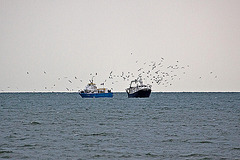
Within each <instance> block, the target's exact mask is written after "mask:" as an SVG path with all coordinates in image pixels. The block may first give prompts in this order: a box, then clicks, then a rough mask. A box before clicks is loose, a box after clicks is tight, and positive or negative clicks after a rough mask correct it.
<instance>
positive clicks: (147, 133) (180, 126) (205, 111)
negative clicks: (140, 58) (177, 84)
mask: <svg viewBox="0 0 240 160" xmlns="http://www.w3.org/2000/svg"><path fill="white" fill-rule="evenodd" d="M0 159H11V160H12V159H13V160H15V159H16V160H18V159H27V160H35V159H37V160H52V159H53V160H56V159H58V160H89V159H99V160H115V159H116V160H125V159H129V160H148V159H151V160H162V159H170V160H171V159H173V160H186V159H191V160H192V159H193V160H195V159H197V160H207V159H213V160H215V159H216V160H221V159H222V160H224V159H226V160H229V159H230V160H235V159H238V160H239V159H240V93H239V92H238V93H217V92H214V93H207V92H204V93H187V92H186V93H168V92H159V93H155V92H154V93H152V94H151V96H150V97H149V98H127V94H126V93H114V97H113V98H96V99H95V98H93V99H83V98H81V97H80V95H79V94H78V93H1V94H0Z"/></svg>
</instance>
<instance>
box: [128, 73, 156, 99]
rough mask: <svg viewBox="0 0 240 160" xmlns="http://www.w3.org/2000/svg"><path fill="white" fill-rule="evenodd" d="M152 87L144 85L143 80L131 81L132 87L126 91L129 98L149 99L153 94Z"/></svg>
mask: <svg viewBox="0 0 240 160" xmlns="http://www.w3.org/2000/svg"><path fill="white" fill-rule="evenodd" d="M151 87H152V86H151V85H149V84H147V85H144V84H143V81H142V79H141V78H138V79H135V80H133V81H131V83H130V87H129V88H127V89H126V92H127V94H128V98H148V97H149V96H150V94H151Z"/></svg>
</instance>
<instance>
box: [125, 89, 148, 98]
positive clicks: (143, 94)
mask: <svg viewBox="0 0 240 160" xmlns="http://www.w3.org/2000/svg"><path fill="white" fill-rule="evenodd" d="M127 93H128V92H127ZM150 94H151V89H147V90H139V91H137V92H135V93H132V94H129V93H128V98H148V97H149V96H150Z"/></svg>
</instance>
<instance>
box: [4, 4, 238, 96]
mask: <svg viewBox="0 0 240 160" xmlns="http://www.w3.org/2000/svg"><path fill="white" fill-rule="evenodd" d="M0 35H1V36H0V65H1V67H0V77H1V79H0V91H34V90H36V91H66V88H69V89H70V90H74V91H77V90H79V89H81V88H84V87H85V85H86V84H87V83H88V80H89V79H91V76H90V74H91V73H92V74H95V73H98V75H97V76H96V77H95V78H94V80H95V82H96V83H97V85H98V86H100V85H99V84H100V83H101V82H103V81H104V80H105V79H107V82H106V83H105V84H106V85H105V87H109V88H113V91H125V88H127V87H128V85H129V83H130V82H129V81H124V80H123V79H121V78H115V79H114V80H112V79H110V80H109V79H108V76H109V73H110V71H113V74H116V77H117V75H121V73H122V72H124V73H127V72H128V71H129V72H133V73H134V74H135V75H137V74H138V69H139V68H141V67H143V68H144V69H145V70H146V71H147V70H148V69H149V68H147V66H148V65H149V64H151V62H152V61H155V62H156V63H158V62H160V61H161V57H163V58H164V62H162V67H161V68H160V70H161V72H164V73H169V74H170V75H171V76H174V75H177V76H176V77H174V79H173V80H172V79H170V77H168V79H166V84H163V85H162V84H161V85H157V84H156V83H154V84H153V88H152V89H153V91H240V85H239V82H240V63H239V61H240V1H239V0H201V1H197V0H195V1H194V0H181V1H179V0H51V1H49V0H41V1H39V0H21V1H19V0H0ZM131 53H132V54H131ZM136 61H137V63H136ZM177 61H178V62H177ZM145 62H146V64H144V63H145ZM169 65H173V66H174V65H178V66H179V68H180V69H175V70H172V72H171V70H170V69H169V68H167V67H168V66H169ZM182 67H184V68H182ZM27 72H28V73H29V74H27ZM44 72H46V73H44ZM75 77H76V78H77V79H76V78H75ZM80 79H81V80H82V82H81V81H80ZM132 79H133V78H132ZM69 80H70V81H71V82H72V83H71V82H70V81H69ZM116 81H118V82H116ZM112 82H114V84H112ZM147 82H148V83H150V79H148V80H147ZM170 84H171V85H170Z"/></svg>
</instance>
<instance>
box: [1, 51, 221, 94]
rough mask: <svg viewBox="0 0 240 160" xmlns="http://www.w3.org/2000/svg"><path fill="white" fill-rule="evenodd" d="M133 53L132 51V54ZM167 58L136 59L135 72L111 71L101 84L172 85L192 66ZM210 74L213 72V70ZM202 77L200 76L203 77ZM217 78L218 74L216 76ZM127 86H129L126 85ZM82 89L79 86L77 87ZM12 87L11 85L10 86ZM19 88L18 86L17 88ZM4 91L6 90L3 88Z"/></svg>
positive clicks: (67, 80)
mask: <svg viewBox="0 0 240 160" xmlns="http://www.w3.org/2000/svg"><path fill="white" fill-rule="evenodd" d="M132 55H133V54H132V53H131V56H132ZM164 61H165V59H164V58H163V57H161V58H160V60H159V61H158V62H157V61H151V62H143V63H141V62H139V61H138V60H136V61H135V63H136V65H137V66H140V67H137V70H135V72H130V71H125V72H124V71H121V72H120V73H117V72H116V73H115V71H110V73H109V76H108V77H107V79H105V80H104V81H103V82H102V83H101V85H104V84H105V83H106V82H107V83H109V84H111V85H112V88H111V89H112V90H113V85H115V84H117V83H118V82H121V81H123V82H124V81H129V83H130V81H132V80H135V79H138V78H141V79H142V80H143V81H144V82H146V83H147V84H150V85H153V84H156V85H162V86H164V87H168V86H172V85H173V83H174V80H180V79H181V77H180V76H182V75H185V74H186V71H187V69H188V68H189V67H190V66H189V65H185V66H184V65H181V64H180V62H179V61H178V60H177V61H176V62H175V64H174V65H167V66H166V65H165V64H164ZM26 74H27V75H28V76H29V75H30V72H29V71H27V72H26ZM43 74H45V75H46V74H47V72H46V71H43ZM209 74H213V72H212V71H211V72H210V73H209ZM89 76H91V77H96V76H98V73H90V74H89ZM201 78H202V77H199V79H201ZM215 78H217V76H215ZM60 80H64V81H65V82H67V83H69V84H73V83H77V85H79V83H80V82H83V80H82V79H79V78H78V77H77V76H74V77H72V78H69V77H59V78H58V81H60ZM55 87H56V84H53V85H52V86H50V87H47V86H45V87H44V90H46V91H50V90H54V88H55ZM126 87H127V86H126ZM77 88H78V89H80V88H79V87H77ZM8 89H10V87H8ZM17 89H18V88H17ZM66 90H67V91H74V89H70V87H66ZM2 91H4V90H2ZM34 91H36V89H34Z"/></svg>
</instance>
